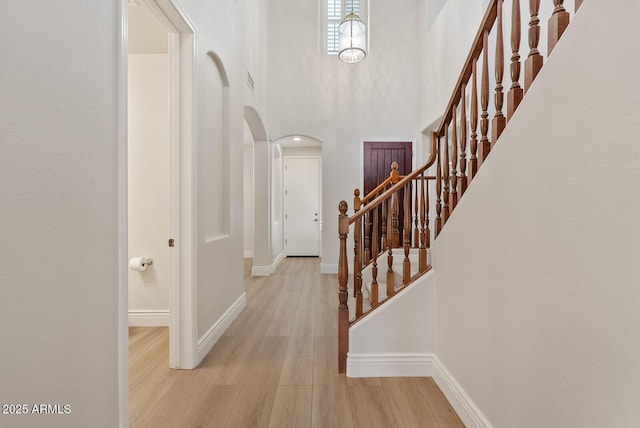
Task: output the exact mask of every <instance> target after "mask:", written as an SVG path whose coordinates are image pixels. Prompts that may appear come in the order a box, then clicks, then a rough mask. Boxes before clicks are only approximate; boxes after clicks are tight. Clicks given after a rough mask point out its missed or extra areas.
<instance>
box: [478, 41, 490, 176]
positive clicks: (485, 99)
mask: <svg viewBox="0 0 640 428" xmlns="http://www.w3.org/2000/svg"><path fill="white" fill-rule="evenodd" d="M482 46H483V47H482V76H480V83H481V88H480V107H481V109H482V113H481V114H480V117H481V119H480V134H481V137H480V147H478V150H479V152H480V153H479V155H480V156H479V157H478V168H480V166H481V165H482V162H484V161H485V159H486V158H487V156H488V155H489V152H490V151H491V143H490V142H489V138H488V136H487V133H488V132H489V111H488V110H489V31H485V32H484V34H483V36H482Z"/></svg>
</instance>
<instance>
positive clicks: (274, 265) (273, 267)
mask: <svg viewBox="0 0 640 428" xmlns="http://www.w3.org/2000/svg"><path fill="white" fill-rule="evenodd" d="M284 257H285V256H284V251H283V252H281V253H280V254H278V256H277V257H276V259H275V260H274V261H273V263H272V264H271V273H272V274H273V273H275V272H276V269H277V268H278V265H279V264H280V262H281V261H283V260H284Z"/></svg>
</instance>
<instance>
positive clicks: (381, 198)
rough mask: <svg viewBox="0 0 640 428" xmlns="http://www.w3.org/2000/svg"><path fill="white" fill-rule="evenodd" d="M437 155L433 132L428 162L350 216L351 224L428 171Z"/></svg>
mask: <svg viewBox="0 0 640 428" xmlns="http://www.w3.org/2000/svg"><path fill="white" fill-rule="evenodd" d="M436 156H437V151H436V140H435V136H434V134H432V138H431V153H430V154H429V159H428V160H427V163H425V164H424V165H422V166H421V167H420V168H418V169H416V170H415V171H413V172H412V173H411V174H409V175H405V176H404V178H403V179H402V180H400V181H398V182H397V183H396V184H395V185H393V186H392V187H391V188H389V189H387V190H386V191H385V192H384V193H382V194H381V195H379V196H378V197H377V198H376V199H375V200H374V202H373V203H370V204H367V205H366V206H365V207H364V208H362V209H361V210H360V211H358V212H357V213H355V214H353V215H352V216H351V217H349V224H353V223H354V222H355V221H356V220H358V219H359V218H362V216H363V215H365V214H366V213H368V212H370V211H372V210H373V209H374V208H376V207H377V206H378V205H379V204H380V203H382V201H384V200H386V199H387V198H389V197H390V196H391V195H393V194H394V193H396V192H397V191H398V190H400V189H402V188H403V187H404V186H405V185H406V184H407V183H409V182H410V181H412V180H415V179H416V178H417V177H418V176H419V175H420V174H422V173H423V172H424V171H426V170H427V169H428V168H430V167H431V165H433V164H434V163H435V161H436ZM377 200H379V202H378V203H375V201H377Z"/></svg>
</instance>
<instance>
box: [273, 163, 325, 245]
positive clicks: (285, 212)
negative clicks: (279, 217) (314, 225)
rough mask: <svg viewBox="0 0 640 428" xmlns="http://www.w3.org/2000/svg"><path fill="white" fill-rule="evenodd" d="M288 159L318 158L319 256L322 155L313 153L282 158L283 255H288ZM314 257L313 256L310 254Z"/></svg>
mask: <svg viewBox="0 0 640 428" xmlns="http://www.w3.org/2000/svg"><path fill="white" fill-rule="evenodd" d="M289 159H317V160H318V256H317V257H320V256H321V252H322V245H321V242H322V156H313V155H309V156H305V155H302V156H284V158H283V160H284V166H283V170H284V174H283V180H282V181H283V186H282V187H283V190H284V192H283V193H284V195H283V196H284V198H283V199H284V204H283V208H284V219H283V220H284V227H283V232H284V233H283V235H284V255H285V257H288V256H289V254H288V250H287V236H288V234H287V218H286V215H287V208H288V207H287V195H286V191H287V189H286V184H287V168H286V165H287V160H289ZM312 257H315V256H312Z"/></svg>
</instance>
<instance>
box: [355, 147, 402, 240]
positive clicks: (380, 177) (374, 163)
mask: <svg viewBox="0 0 640 428" xmlns="http://www.w3.org/2000/svg"><path fill="white" fill-rule="evenodd" d="M411 146H412V144H411V142H410V141H408V142H388V141H386V142H385V141H365V142H364V162H363V164H364V173H363V176H364V183H363V184H364V186H363V189H364V194H363V196H364V195H367V194H368V193H369V192H370V191H372V190H373V189H375V188H376V187H378V185H379V184H380V183H381V182H383V181H384V180H386V179H387V177H389V173H390V172H391V164H392V163H393V162H397V163H398V173H399V174H400V175H407V174H409V173H410V172H411V171H412V170H413V167H412V164H411V157H412V149H411ZM403 202H404V192H403V191H400V192H399V194H398V205H399V207H398V208H399V212H398V220H399V222H398V223H399V224H398V230H399V232H400V233H399V239H398V242H397V243H396V244H397V245H402V240H403V229H404V224H403V223H404V222H403V221H402V220H401V219H404V203H403ZM409 202H411V201H409ZM381 215H382V213H381V212H380V211H379V212H378V217H379V221H378V224H379V226H378V236H382V224H381V223H382V217H381Z"/></svg>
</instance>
